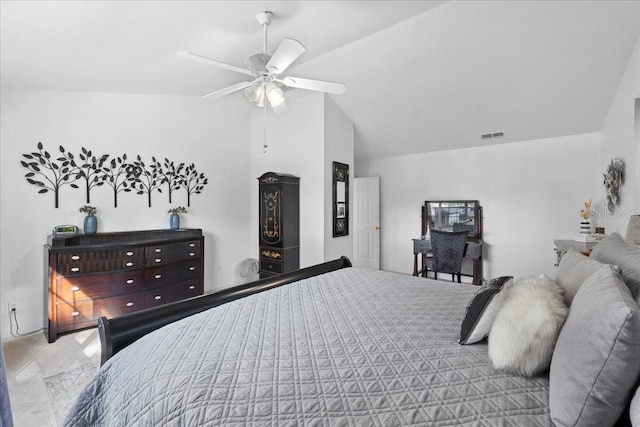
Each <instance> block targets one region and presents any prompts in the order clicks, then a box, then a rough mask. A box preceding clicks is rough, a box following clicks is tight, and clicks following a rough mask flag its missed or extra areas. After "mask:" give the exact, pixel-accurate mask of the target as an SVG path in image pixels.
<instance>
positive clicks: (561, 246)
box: [553, 239, 598, 267]
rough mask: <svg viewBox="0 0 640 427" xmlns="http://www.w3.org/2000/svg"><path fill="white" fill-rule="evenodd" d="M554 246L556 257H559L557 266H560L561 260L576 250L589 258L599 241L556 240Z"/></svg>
mask: <svg viewBox="0 0 640 427" xmlns="http://www.w3.org/2000/svg"><path fill="white" fill-rule="evenodd" d="M553 244H554V245H556V247H555V251H556V256H557V257H558V259H557V262H556V264H555V266H556V267H557V266H559V265H560V260H561V259H562V256H563V255H564V254H565V253H566V252H567V251H568V250H569V249H574V250H576V251H578V252H580V253H582V254H584V255H586V256H589V254H590V253H591V250H592V249H593V248H594V247H595V245H597V244H598V241H595V242H578V241H576V240H569V239H556V240H554V241H553Z"/></svg>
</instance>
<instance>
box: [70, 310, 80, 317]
mask: <svg viewBox="0 0 640 427" xmlns="http://www.w3.org/2000/svg"><path fill="white" fill-rule="evenodd" d="M71 316H73V317H77V316H80V312H79V311H74V312H72V313H71Z"/></svg>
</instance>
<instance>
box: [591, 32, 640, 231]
mask: <svg viewBox="0 0 640 427" xmlns="http://www.w3.org/2000/svg"><path fill="white" fill-rule="evenodd" d="M639 97H640V38H638V41H637V43H636V46H635V48H634V50H633V53H632V55H631V58H630V59H629V64H628V65H627V68H626V70H625V73H624V75H623V76H622V79H621V80H620V84H619V86H618V90H617V92H616V94H615V97H614V99H613V102H612V103H611V106H610V107H609V112H608V113H607V117H606V119H605V121H604V124H603V126H602V131H601V154H600V167H599V169H598V170H599V171H600V173H601V174H602V173H604V171H605V169H606V167H607V165H608V164H609V162H610V161H611V159H612V158H618V159H622V160H624V163H625V171H624V175H625V178H624V184H623V185H622V188H621V189H620V198H619V205H618V206H617V207H616V210H615V212H613V213H610V212H608V211H607V209H606V207H605V203H606V202H605V191H604V186H603V185H600V192H599V193H598V195H599V204H598V209H597V211H596V212H594V213H595V214H597V215H598V216H599V218H600V221H601V222H602V224H603V226H604V227H605V228H606V230H605V231H606V232H607V233H612V232H618V233H621V234H622V235H623V236H624V233H625V231H626V229H627V223H628V221H629V216H630V215H634V214H636V215H637V214H640V140H638V139H635V142H634V126H635V123H634V122H635V120H634V111H635V98H639ZM601 176H602V175H601Z"/></svg>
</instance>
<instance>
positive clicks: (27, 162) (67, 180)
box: [20, 142, 208, 208]
mask: <svg viewBox="0 0 640 427" xmlns="http://www.w3.org/2000/svg"><path fill="white" fill-rule="evenodd" d="M37 150H38V151H34V152H32V153H26V154H23V155H22V157H23V159H22V160H20V164H21V165H22V166H23V167H24V168H26V169H27V171H28V172H27V173H26V174H25V178H26V180H27V182H28V183H29V184H31V185H35V186H36V187H37V188H38V193H39V194H44V193H48V192H50V191H51V192H53V193H54V206H55V207H56V208H58V207H59V200H60V189H61V188H62V187H63V186H65V185H68V186H69V187H71V188H73V189H79V188H80V186H79V185H78V184H76V182H78V181H81V182H83V183H84V187H85V196H86V201H87V203H90V200H91V191H92V190H93V189H94V188H96V187H101V186H105V185H106V186H108V187H111V190H112V191H113V205H114V207H118V193H120V192H126V193H129V192H135V194H138V195H145V196H146V198H147V206H148V207H151V195H152V193H153V192H155V191H157V192H158V193H162V187H166V189H167V195H168V197H169V203H172V202H173V201H172V195H173V193H174V192H175V191H177V190H180V189H184V190H185V192H186V193H187V206H191V195H193V194H200V193H202V190H203V189H204V186H205V185H207V183H208V179H207V177H206V176H205V175H204V174H203V173H201V172H198V171H197V170H196V167H195V165H194V164H193V163H191V164H190V165H189V166H187V167H185V164H184V163H176V162H174V161H172V160H169V159H167V158H165V159H164V162H163V163H161V162H159V161H158V160H156V158H155V157H151V162H150V163H149V165H147V164H146V163H145V162H144V160H143V159H142V157H141V156H140V155H138V156H137V157H136V160H134V161H132V162H130V161H128V157H127V155H126V154H122V155H121V156H118V157H111V156H110V155H109V154H102V155H94V154H93V152H92V151H91V150H89V149H87V148H85V147H82V148H81V150H80V152H79V153H78V154H77V155H76V154H73V153H71V152H69V151H67V150H66V149H65V148H64V147H63V146H62V145H61V146H59V147H58V151H60V156H59V157H56V158H55V159H54V158H53V156H52V155H51V153H49V152H48V151H47V150H45V149H44V146H43V144H42V142H38V144H37Z"/></svg>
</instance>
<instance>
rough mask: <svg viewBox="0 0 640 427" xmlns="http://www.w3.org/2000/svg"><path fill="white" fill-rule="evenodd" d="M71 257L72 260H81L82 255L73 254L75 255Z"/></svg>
mask: <svg viewBox="0 0 640 427" xmlns="http://www.w3.org/2000/svg"><path fill="white" fill-rule="evenodd" d="M71 259H72V260H74V261H77V260H79V259H80V255H73V256H72V257H71Z"/></svg>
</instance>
